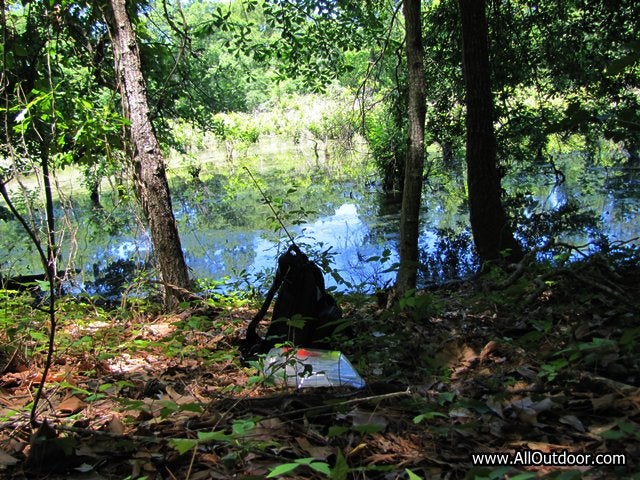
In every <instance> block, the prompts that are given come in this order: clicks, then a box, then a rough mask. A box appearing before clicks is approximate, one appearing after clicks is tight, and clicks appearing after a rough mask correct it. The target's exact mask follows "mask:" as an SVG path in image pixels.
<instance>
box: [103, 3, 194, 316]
mask: <svg viewBox="0 0 640 480" xmlns="http://www.w3.org/2000/svg"><path fill="white" fill-rule="evenodd" d="M110 5H111V8H112V11H111V14H112V18H111V20H112V34H113V52H114V57H115V64H116V65H115V67H116V72H117V75H118V77H119V81H120V90H121V93H122V101H123V104H124V106H125V111H126V116H127V117H128V118H129V121H130V124H131V125H130V135H131V142H132V144H133V162H134V166H135V172H136V179H135V180H136V190H137V193H138V196H139V198H140V201H141V202H142V206H143V210H144V213H145V216H146V218H147V221H148V223H149V230H150V232H151V241H152V243H153V248H154V252H155V256H156V261H157V264H158V268H159V270H160V275H161V279H162V282H163V283H164V284H165V307H166V308H168V309H172V308H175V307H176V306H177V304H178V302H179V301H180V299H181V298H182V297H183V295H182V294H181V293H180V291H179V289H188V288H189V275H188V271H187V266H186V263H185V260H184V255H183V253H182V247H181V245H180V237H179V236H178V228H177V225H176V221H175V217H174V215H173V210H172V208H171V197H170V193H169V185H168V183H167V177H166V173H165V166H164V158H163V156H162V152H161V150H160V145H159V143H158V140H157V138H156V135H155V132H154V130H153V126H152V124H151V119H150V115H149V105H148V102H147V92H146V86H145V81H144V78H143V76H142V69H141V64H140V55H139V51H138V44H137V41H136V37H135V33H134V31H133V28H132V24H131V20H130V18H129V16H128V14H127V10H126V1H125V0H110ZM174 287H178V289H176V288H174Z"/></svg>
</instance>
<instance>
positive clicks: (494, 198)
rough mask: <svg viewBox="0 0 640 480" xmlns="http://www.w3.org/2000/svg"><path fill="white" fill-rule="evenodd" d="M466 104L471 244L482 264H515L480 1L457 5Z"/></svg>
mask: <svg viewBox="0 0 640 480" xmlns="http://www.w3.org/2000/svg"><path fill="white" fill-rule="evenodd" d="M459 4H460V15H461V21H462V62H463V67H464V79H465V87H466V104H467V117H466V128H467V153H466V161H467V184H468V185H467V186H468V191H469V213H470V222H471V230H472V232H473V240H474V243H475V246H476V249H477V251H478V256H479V257H480V262H481V263H482V264H485V263H486V262H490V261H497V260H500V259H502V258H503V254H504V258H505V259H506V260H509V261H517V260H519V259H520V258H522V248H521V247H520V245H519V244H518V242H517V241H516V240H515V238H514V236H513V232H512V230H511V227H510V225H509V222H508V221H507V216H506V213H505V211H504V208H503V206H502V201H501V198H500V194H501V188H500V177H499V175H498V169H497V158H496V157H497V146H496V136H495V131H494V128H493V97H492V94H491V69H490V65H489V46H488V40H487V18H486V14H485V0H459Z"/></svg>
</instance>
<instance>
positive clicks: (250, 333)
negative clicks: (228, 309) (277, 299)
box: [246, 243, 307, 341]
mask: <svg viewBox="0 0 640 480" xmlns="http://www.w3.org/2000/svg"><path fill="white" fill-rule="evenodd" d="M292 251H293V252H295V254H296V255H302V256H303V258H305V259H307V256H306V255H305V254H304V253H302V251H301V250H300V248H299V247H298V246H297V245H296V244H295V243H291V245H290V246H289V248H288V249H287V251H286V252H285V253H284V254H282V255H280V258H279V259H278V268H277V269H276V276H275V278H274V279H273V285H271V288H270V289H269V291H268V292H267V297H266V298H265V300H264V302H263V304H262V307H260V310H258V313H256V315H255V317H253V319H252V320H251V323H249V326H248V327H247V336H246V339H247V340H248V341H258V340H259V339H260V337H259V336H258V334H257V333H256V330H257V328H258V325H259V324H260V320H262V319H263V318H264V316H265V315H266V314H267V310H269V306H270V305H271V302H272V301H273V297H274V296H275V294H276V292H277V291H278V289H279V288H280V286H281V285H282V282H283V281H284V279H285V277H286V276H287V273H288V272H289V270H288V268H286V270H285V268H283V267H288V265H285V262H284V261H283V257H284V256H285V255H290V254H291V252H292Z"/></svg>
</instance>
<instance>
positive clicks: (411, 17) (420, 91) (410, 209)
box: [395, 0, 426, 296]
mask: <svg viewBox="0 0 640 480" xmlns="http://www.w3.org/2000/svg"><path fill="white" fill-rule="evenodd" d="M420 6H421V2H420V0H405V1H404V2H403V6H402V9H403V14H404V19H405V39H406V40H405V42H406V54H407V68H408V74H409V75H408V81H409V89H408V109H407V110H408V116H409V138H408V142H409V143H408V148H407V157H406V165H405V172H404V188H403V190H402V210H401V212H400V248H399V256H400V268H399V270H398V276H397V278H396V286H395V287H396V292H395V294H396V296H397V295H401V294H402V293H403V292H404V291H406V290H408V289H411V288H415V286H416V282H417V277H418V258H419V251H418V236H419V229H420V200H421V195H422V175H423V169H424V128H425V116H426V105H425V98H426V87H425V79H424V47H423V45H422V17H421V8H420Z"/></svg>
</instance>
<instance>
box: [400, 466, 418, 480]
mask: <svg viewBox="0 0 640 480" xmlns="http://www.w3.org/2000/svg"><path fill="white" fill-rule="evenodd" d="M404 471H405V472H406V474H407V477H408V478H409V480H423V479H422V477H421V476H420V475H416V474H415V473H413V472H412V471H411V470H409V469H408V468H406V469H405V470H404Z"/></svg>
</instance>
